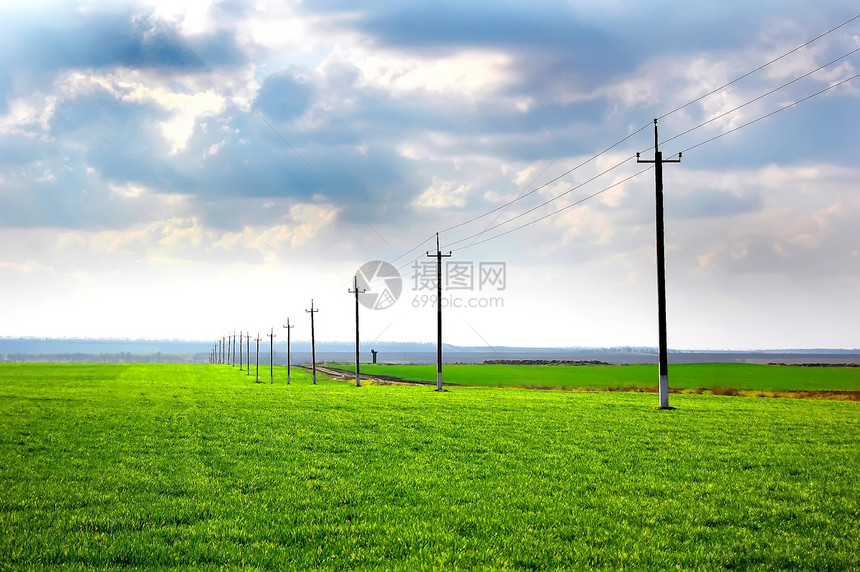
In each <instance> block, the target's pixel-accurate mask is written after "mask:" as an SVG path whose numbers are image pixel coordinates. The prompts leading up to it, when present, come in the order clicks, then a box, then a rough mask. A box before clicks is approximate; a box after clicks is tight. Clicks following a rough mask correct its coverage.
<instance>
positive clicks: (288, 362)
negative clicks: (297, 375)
mask: <svg viewBox="0 0 860 572" xmlns="http://www.w3.org/2000/svg"><path fill="white" fill-rule="evenodd" d="M284 327H285V328H286V329H287V385H289V384H290V330H291V329H292V328H295V326H291V325H290V319H289V318H287V325H286V326H284Z"/></svg>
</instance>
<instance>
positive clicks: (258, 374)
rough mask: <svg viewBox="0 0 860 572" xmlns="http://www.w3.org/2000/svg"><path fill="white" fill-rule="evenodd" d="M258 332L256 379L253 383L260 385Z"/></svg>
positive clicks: (258, 333) (258, 340)
mask: <svg viewBox="0 0 860 572" xmlns="http://www.w3.org/2000/svg"><path fill="white" fill-rule="evenodd" d="M261 339H262V338H260V332H257V339H256V341H257V379H256V381H255V382H254V383H260V340H261Z"/></svg>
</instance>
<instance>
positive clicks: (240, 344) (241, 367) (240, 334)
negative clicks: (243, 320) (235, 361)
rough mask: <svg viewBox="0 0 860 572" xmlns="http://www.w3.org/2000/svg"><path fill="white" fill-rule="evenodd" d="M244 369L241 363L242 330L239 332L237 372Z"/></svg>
mask: <svg viewBox="0 0 860 572" xmlns="http://www.w3.org/2000/svg"><path fill="white" fill-rule="evenodd" d="M243 369H244V364H243V363H242V330H239V371H242V370H243Z"/></svg>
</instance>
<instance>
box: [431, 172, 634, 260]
mask: <svg viewBox="0 0 860 572" xmlns="http://www.w3.org/2000/svg"><path fill="white" fill-rule="evenodd" d="M633 157H635V155H631V156H629V157H626V158H624V159H622V160H621V161H619V162H618V163H616V164H615V165H613V166H611V167H609V168H608V169H606V170H605V171H602V172H600V173H598V174H596V175H594V176H593V177H591V178H590V179H588V180H586V181H583V182H582V183H579V184H578V185H576V186H574V187H572V188H570V189H568V190H566V191H565V192H563V193H561V194H559V195H556V196H554V197H553V198H551V199H549V200H546V201H544V202H542V203H540V204H539V205H536V206H534V207H532V208H530V209H529V210H527V211H524V212H522V213H520V214H518V215H516V216H514V217H512V218H509V219H508V220H506V221H504V222H501V223H499V224H497V225H494V226H491V227H488V228H486V229H484V230H482V231H480V232H476V233H475V234H472V235H470V236H467V237H465V238H461V239H460V240H456V241H454V242H451V243H448V244H446V245H445V247H446V248H450V247H451V246H454V245H455V244H460V243H461V242H465V241H467V240H469V239H470V238H476V237H478V236H480V235H482V234H485V233H486V232H488V231H490V230H494V229H497V228H499V227H500V226H504V225H506V224H508V223H509V222H511V221H514V220H517V219H518V218H521V217H523V216H525V215H527V214H529V213H532V212H534V211H536V210H538V209H539V208H542V207H545V206H546V205H548V204H550V203H552V202H554V201H557V200H558V199H560V198H561V197H563V196H565V195H568V194H570V193H572V192H573V191H575V190H577V189H580V188H582V187H584V186H585V185H587V184H588V183H590V182H592V181H594V180H595V179H598V178H600V177H602V176H603V175H605V174H606V173H608V172H610V171H612V170H614V169H617V168H618V167H620V166H621V165H623V164H624V163H626V162H627V161H629V160H630V159H632V158H633Z"/></svg>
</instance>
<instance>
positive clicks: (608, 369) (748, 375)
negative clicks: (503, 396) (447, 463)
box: [333, 363, 860, 391]
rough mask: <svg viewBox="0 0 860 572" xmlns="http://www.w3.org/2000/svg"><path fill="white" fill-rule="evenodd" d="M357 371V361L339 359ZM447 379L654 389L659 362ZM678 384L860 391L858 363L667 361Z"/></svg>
mask: <svg viewBox="0 0 860 572" xmlns="http://www.w3.org/2000/svg"><path fill="white" fill-rule="evenodd" d="M333 367H338V368H340V369H343V370H344V371H351V372H355V365H354V364H338V365H335V366H333ZM442 372H443V376H444V381H445V383H450V384H454V385H475V386H497V387H581V388H596V389H606V388H613V389H615V388H651V387H656V386H657V366H656V365H623V366H604V365H500V364H487V365H483V364H450V365H444V366H443V369H442ZM361 373H363V374H366V375H386V376H392V377H398V378H401V379H407V380H417V381H427V382H434V383H435V382H436V366H435V365H387V364H375V365H374V364H362V365H361ZM669 383H670V385H671V387H673V388H677V389H688V390H693V389H699V388H703V389H714V388H735V389H740V390H747V391H860V368H856V367H792V366H769V365H758V364H736V363H708V364H678V365H670V366H669Z"/></svg>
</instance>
